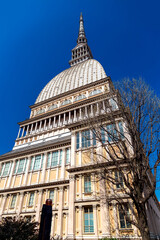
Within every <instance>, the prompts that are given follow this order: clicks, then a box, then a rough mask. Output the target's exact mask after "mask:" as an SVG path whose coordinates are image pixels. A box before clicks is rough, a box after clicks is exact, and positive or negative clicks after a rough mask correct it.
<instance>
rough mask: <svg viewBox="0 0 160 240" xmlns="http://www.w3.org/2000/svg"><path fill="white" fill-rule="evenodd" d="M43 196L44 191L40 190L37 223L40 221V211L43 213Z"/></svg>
mask: <svg viewBox="0 0 160 240" xmlns="http://www.w3.org/2000/svg"><path fill="white" fill-rule="evenodd" d="M42 196H43V190H42V189H40V190H39V195H38V203H37V209H36V219H35V220H36V221H37V222H39V221H40V211H41V207H42Z"/></svg>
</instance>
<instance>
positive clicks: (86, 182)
mask: <svg viewBox="0 0 160 240" xmlns="http://www.w3.org/2000/svg"><path fill="white" fill-rule="evenodd" d="M84 192H85V193H90V192H91V176H84Z"/></svg>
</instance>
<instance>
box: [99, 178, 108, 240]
mask: <svg viewBox="0 0 160 240" xmlns="http://www.w3.org/2000/svg"><path fill="white" fill-rule="evenodd" d="M106 191H107V190H106V180H104V179H102V180H101V181H100V198H101V199H100V209H101V222H102V236H103V237H104V238H105V237H109V236H110V216H109V205H108V202H107V201H106V199H107V193H106Z"/></svg>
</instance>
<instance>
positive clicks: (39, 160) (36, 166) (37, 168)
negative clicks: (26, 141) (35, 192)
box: [33, 155, 41, 170]
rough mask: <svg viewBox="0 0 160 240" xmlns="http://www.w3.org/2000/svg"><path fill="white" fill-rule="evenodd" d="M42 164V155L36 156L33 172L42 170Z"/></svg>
mask: <svg viewBox="0 0 160 240" xmlns="http://www.w3.org/2000/svg"><path fill="white" fill-rule="evenodd" d="M40 163H41V155H37V156H35V161H34V166H33V170H39V169H40Z"/></svg>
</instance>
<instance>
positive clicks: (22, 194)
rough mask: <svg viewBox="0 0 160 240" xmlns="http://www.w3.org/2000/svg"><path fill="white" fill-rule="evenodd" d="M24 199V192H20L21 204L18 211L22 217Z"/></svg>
mask: <svg viewBox="0 0 160 240" xmlns="http://www.w3.org/2000/svg"><path fill="white" fill-rule="evenodd" d="M23 197H24V192H20V193H19V198H20V199H19V204H18V210H17V214H18V215H20V214H21V211H22V205H23Z"/></svg>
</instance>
